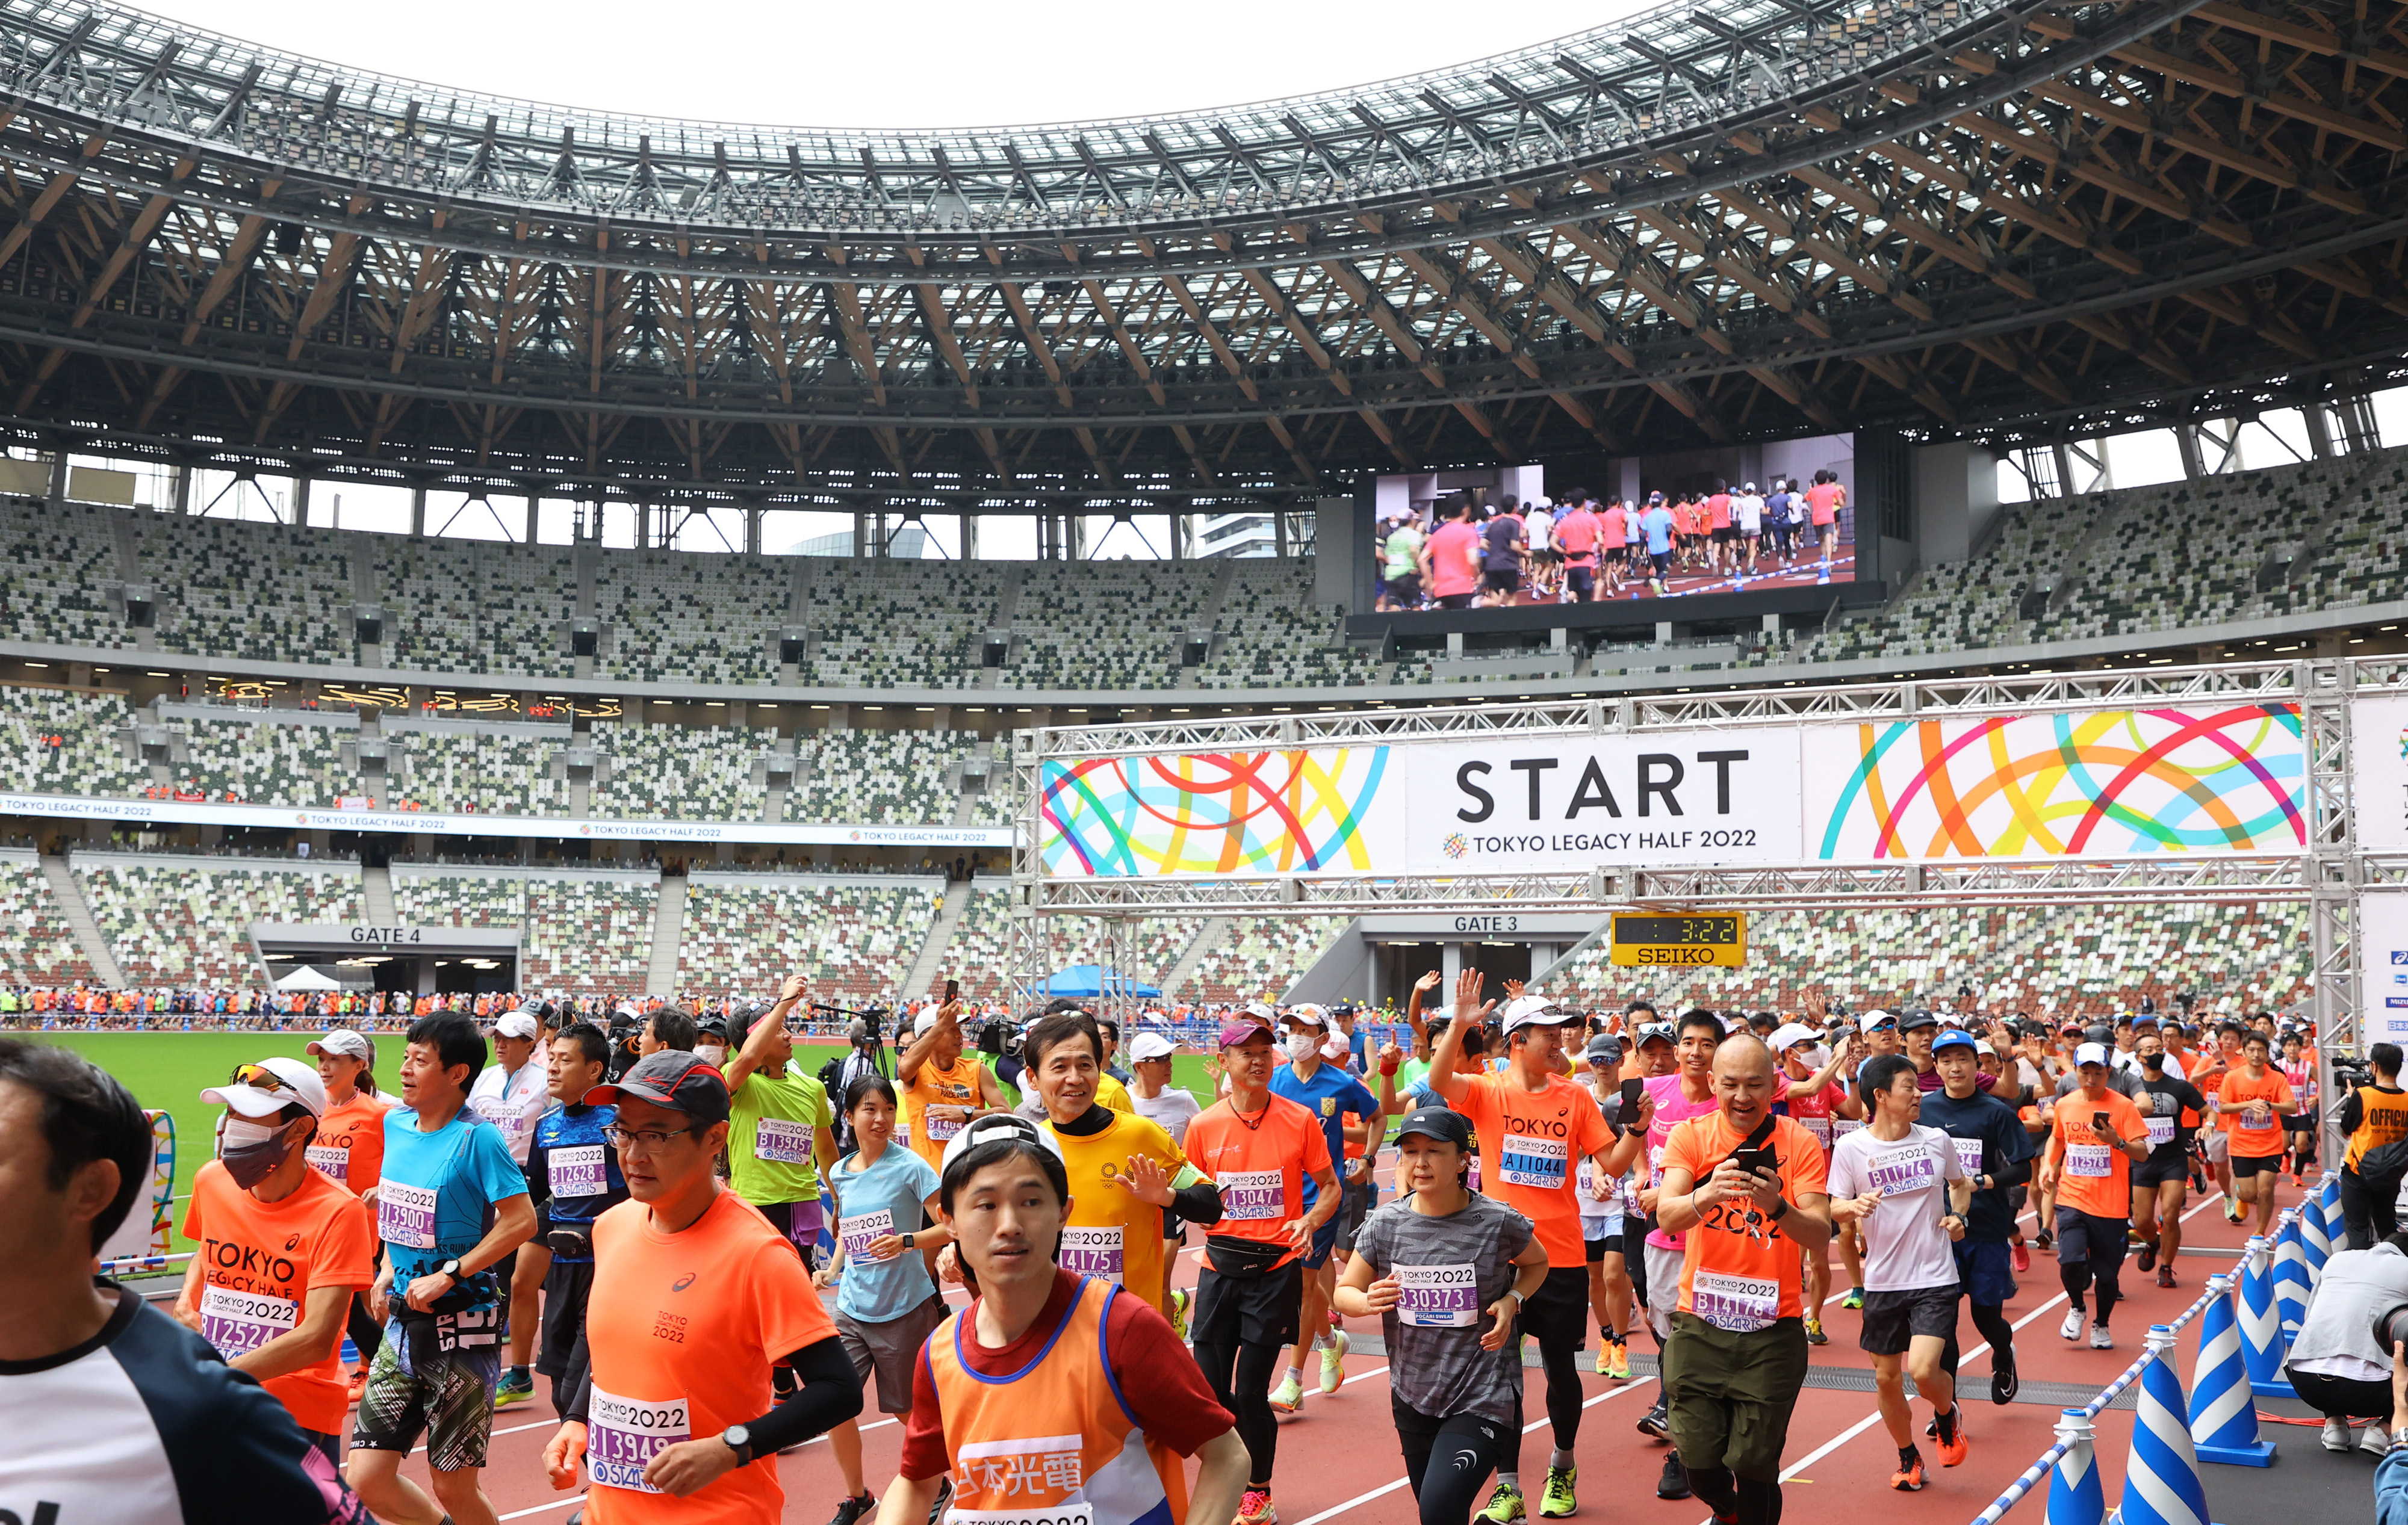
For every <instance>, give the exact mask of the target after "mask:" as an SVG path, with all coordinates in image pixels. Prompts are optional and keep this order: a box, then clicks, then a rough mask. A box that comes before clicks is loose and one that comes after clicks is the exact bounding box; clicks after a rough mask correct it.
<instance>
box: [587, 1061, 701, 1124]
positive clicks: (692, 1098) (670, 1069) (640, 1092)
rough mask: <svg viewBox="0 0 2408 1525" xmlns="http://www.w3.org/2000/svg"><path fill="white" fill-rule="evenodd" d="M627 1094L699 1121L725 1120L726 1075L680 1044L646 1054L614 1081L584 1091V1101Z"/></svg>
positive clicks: (599, 1102)
mask: <svg viewBox="0 0 2408 1525" xmlns="http://www.w3.org/2000/svg"><path fill="white" fill-rule="evenodd" d="M629 1096H632V1097H634V1098H635V1099H636V1100H638V1101H639V1102H650V1103H652V1105H654V1106H666V1107H667V1108H668V1109H669V1110H670V1111H672V1112H682V1113H684V1114H685V1115H686V1116H687V1117H689V1118H692V1119H694V1120H695V1121H696V1122H700V1123H706V1124H707V1123H713V1122H725V1121H726V1120H727V1079H726V1077H725V1076H722V1075H721V1074H720V1073H719V1068H718V1066H716V1065H714V1064H712V1063H711V1062H709V1061H708V1060H702V1059H696V1058H695V1056H694V1055H693V1054H691V1053H689V1052H687V1051H686V1050H685V1049H682V1048H663V1049H661V1050H659V1051H658V1052H657V1053H650V1054H646V1055H645V1056H644V1057H643V1058H641V1059H639V1060H638V1061H636V1062H635V1064H634V1065H633V1066H631V1067H630V1068H629V1069H628V1071H627V1073H626V1074H625V1075H623V1076H620V1077H619V1078H618V1080H617V1081H615V1082H614V1083H612V1084H609V1085H605V1086H595V1088H594V1089H593V1090H589V1091H587V1092H586V1093H585V1105H588V1106H609V1105H614V1104H616V1103H617V1102H619V1101H621V1100H622V1099H624V1098H625V1097H629Z"/></svg>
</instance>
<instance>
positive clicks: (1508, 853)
mask: <svg viewBox="0 0 2408 1525" xmlns="http://www.w3.org/2000/svg"><path fill="white" fill-rule="evenodd" d="M2305 776H2306V754H2305V751H2304V748H2303V747H2302V745H2301V740H2300V723H2299V716H2298V713H2297V711H2296V710H2295V709H2293V708H2292V707H2290V706H2288V705H2234V706H2228V707H2222V708H2196V709H2152V710H2107V711H2086V712H2071V713H2064V714H2057V713H2046V714H2036V715H2010V716H1993V717H1974V718H1952V719H1946V720H1882V721H1875V722H1867V723H1856V722H1846V721H1818V722H1813V723H1810V724H1801V725H1764V726H1739V727H1731V728H1727V729H1721V730H1696V731H1666V732H1640V733H1613V734H1587V733H1578V734H1543V733H1533V734H1523V735H1515V734H1494V735H1488V736H1483V737H1479V738H1476V739H1468V740H1466V739H1454V738H1443V737H1441V738H1433V739H1429V740H1412V741H1401V742H1385V743H1381V742H1374V743H1371V744H1368V745H1361V746H1327V747H1305V748H1284V749H1272V750H1260V751H1224V752H1178V753H1162V754H1145V755H1134V756H1122V757H1107V758H1092V759H1076V760H1057V761H1049V762H1047V763H1044V764H1042V766H1041V768H1040V770H1039V787H1040V789H1041V791H1042V798H1041V799H1040V800H1039V809H1038V844H1039V856H1040V860H1041V862H1042V863H1043V868H1044V872H1045V873H1047V874H1048V875H1053V876H1057V877H1165V876H1177V877H1209V878H1254V877H1383V876H1396V875H1416V876H1425V875H1437V876H1445V875H1449V874H1498V873H1558V872H1567V871H1572V872H1579V871H1585V870H1587V869H1590V868H1593V867H1607V866H1613V867H1619V866H1631V867H1639V868H1668V867H1696V866H1711V865H1724V864H1772V863H1808V862H1884V861H1904V862H1929V861H1936V860H1942V859H1964V858H2017V859H2026V858H2040V859H2046V858H2072V857H2123V856H2128V855H2132V854H2139V853H2158V852H2175V853H2198V852H2251V853H2268V852H2297V851H2300V850H2301V849H2302V848H2303V846H2304V844H2305V840H2306V827H2305V815H2304V800H2305V793H2304V781H2305Z"/></svg>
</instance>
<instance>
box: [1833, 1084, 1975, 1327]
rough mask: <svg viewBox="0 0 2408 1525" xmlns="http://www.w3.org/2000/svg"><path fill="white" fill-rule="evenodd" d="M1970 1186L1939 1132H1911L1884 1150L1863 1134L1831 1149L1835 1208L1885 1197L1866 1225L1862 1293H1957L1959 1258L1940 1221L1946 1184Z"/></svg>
mask: <svg viewBox="0 0 2408 1525" xmlns="http://www.w3.org/2000/svg"><path fill="white" fill-rule="evenodd" d="M1965 1178H1966V1177H1965V1167H1964V1165H1963V1164H1962V1163H1961V1162H1958V1160H1957V1146H1956V1145H1955V1144H1953V1143H1951V1142H1950V1141H1949V1137H1948V1135H1947V1134H1946V1133H1942V1132H1941V1131H1940V1130H1939V1129H1937V1128H1926V1127H1923V1126H1921V1125H1920V1124H1910V1125H1909V1126H1908V1128H1907V1133H1906V1136H1905V1137H1904V1138H1900V1139H1896V1140H1892V1141H1889V1142H1886V1143H1885V1142H1884V1141H1882V1140H1881V1139H1878V1138H1875V1137H1874V1136H1873V1134H1872V1130H1871V1128H1859V1129H1857V1130H1856V1132H1855V1133H1846V1134H1843V1135H1842V1136H1841V1138H1840V1140H1839V1142H1837V1143H1836V1144H1834V1145H1832V1147H1831V1171H1830V1188H1831V1198H1832V1200H1833V1201H1835V1202H1836V1201H1838V1200H1839V1199H1840V1198H1842V1197H1856V1196H1862V1195H1863V1194H1864V1193H1865V1192H1867V1191H1870V1190H1873V1189H1874V1188H1875V1187H1879V1188H1881V1191H1882V1200H1881V1205H1880V1206H1878V1207H1875V1208H1874V1209H1873V1212H1872V1216H1871V1218H1868V1219H1865V1220H1864V1231H1865V1290H1867V1291H1869V1292H1904V1291H1914V1290H1919V1289H1922V1288H1925V1287H1952V1286H1955V1285H1956V1282H1957V1257H1956V1252H1955V1251H1954V1250H1953V1249H1952V1248H1951V1247H1950V1244H1949V1238H1948V1231H1947V1230H1945V1229H1943V1228H1942V1227H1941V1226H1940V1219H1942V1217H1943V1216H1944V1215H1945V1214H1946V1213H1947V1211H1948V1196H1947V1184H1946V1183H1948V1182H1950V1181H1961V1180H1963V1179H1965Z"/></svg>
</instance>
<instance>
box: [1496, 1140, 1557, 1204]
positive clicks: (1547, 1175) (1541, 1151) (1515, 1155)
mask: <svg viewBox="0 0 2408 1525" xmlns="http://www.w3.org/2000/svg"><path fill="white" fill-rule="evenodd" d="M1570 1160H1571V1146H1570V1143H1568V1142H1567V1141H1565V1140H1563V1139H1560V1138H1532V1137H1529V1136H1528V1135H1527V1134H1520V1133H1508V1134H1506V1135H1505V1137H1503V1138H1502V1139H1500V1140H1498V1145H1497V1183H1498V1185H1499V1186H1528V1187H1536V1188H1537V1189H1538V1190H1541V1191H1553V1190H1557V1189H1559V1188H1561V1187H1562V1185H1563V1184H1564V1182H1565V1180H1566V1179H1568V1178H1569V1173H1568V1168H1567V1167H1568V1165H1569V1163H1570Z"/></svg>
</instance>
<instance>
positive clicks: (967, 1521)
mask: <svg viewBox="0 0 2408 1525" xmlns="http://www.w3.org/2000/svg"><path fill="white" fill-rule="evenodd" d="M945 1520H946V1525H1095V1520H1096V1506H1095V1505H1094V1504H1056V1505H1055V1506H1054V1507H1053V1508H1051V1509H948V1510H946V1511H945Z"/></svg>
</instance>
